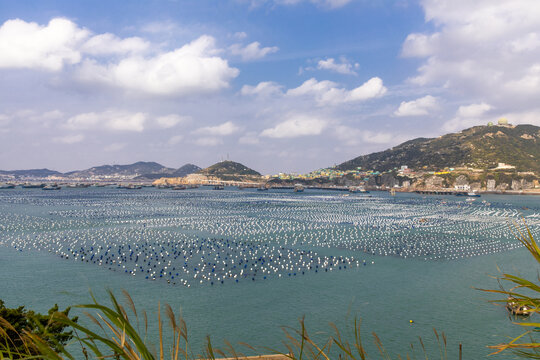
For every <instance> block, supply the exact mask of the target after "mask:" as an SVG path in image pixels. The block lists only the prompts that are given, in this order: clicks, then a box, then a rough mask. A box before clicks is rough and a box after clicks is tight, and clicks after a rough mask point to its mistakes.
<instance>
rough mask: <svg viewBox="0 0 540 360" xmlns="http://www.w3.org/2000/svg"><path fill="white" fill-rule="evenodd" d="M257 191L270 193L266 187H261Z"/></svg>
mask: <svg viewBox="0 0 540 360" xmlns="http://www.w3.org/2000/svg"><path fill="white" fill-rule="evenodd" d="M257 191H268V188H267V187H266V186H264V185H261V186H259V187H258V188H257Z"/></svg>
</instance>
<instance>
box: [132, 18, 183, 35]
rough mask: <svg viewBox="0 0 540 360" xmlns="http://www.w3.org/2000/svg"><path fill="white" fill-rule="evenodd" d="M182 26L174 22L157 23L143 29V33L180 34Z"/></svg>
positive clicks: (148, 24) (146, 25) (147, 25)
mask: <svg viewBox="0 0 540 360" xmlns="http://www.w3.org/2000/svg"><path fill="white" fill-rule="evenodd" d="M179 30H180V26H178V24H177V23H175V22H172V21H156V22H151V23H147V24H145V25H144V26H142V27H141V31H142V32H145V33H149V34H171V33H175V32H178V31H179Z"/></svg>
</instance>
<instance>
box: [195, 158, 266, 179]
mask: <svg viewBox="0 0 540 360" xmlns="http://www.w3.org/2000/svg"><path fill="white" fill-rule="evenodd" d="M197 174H201V175H206V176H213V177H217V178H220V179H223V180H240V179H242V178H246V177H249V178H255V177H260V176H261V174H260V173H258V172H257V171H255V170H253V169H250V168H248V167H247V166H245V165H243V164H240V163H237V162H234V161H228V160H227V161H221V162H218V163H217V164H214V165H212V166H209V167H207V168H205V169H202V170H199V171H197Z"/></svg>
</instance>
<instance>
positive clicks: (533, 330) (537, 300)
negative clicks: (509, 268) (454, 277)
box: [484, 222, 540, 359]
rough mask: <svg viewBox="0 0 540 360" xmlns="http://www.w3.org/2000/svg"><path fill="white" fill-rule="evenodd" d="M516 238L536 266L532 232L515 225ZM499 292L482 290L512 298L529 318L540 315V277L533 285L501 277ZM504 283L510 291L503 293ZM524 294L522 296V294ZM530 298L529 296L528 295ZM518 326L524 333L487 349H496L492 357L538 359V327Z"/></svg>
mask: <svg viewBox="0 0 540 360" xmlns="http://www.w3.org/2000/svg"><path fill="white" fill-rule="evenodd" d="M512 231H513V233H514V235H515V237H516V238H518V239H519V241H520V242H521V243H522V244H523V245H524V246H525V248H526V249H527V250H528V251H529V252H530V253H531V255H532V256H533V257H534V259H535V260H536V262H537V263H538V264H540V247H538V243H537V242H536V240H535V239H534V237H533V235H532V233H531V231H530V230H529V228H528V227H527V225H526V224H525V222H524V227H523V228H520V227H519V225H518V224H514V227H513V229H512ZM499 283H500V285H501V286H500V289H499V290H484V291H488V292H494V293H499V294H505V295H506V296H507V297H508V298H513V301H514V302H516V303H517V304H518V305H519V306H526V307H528V308H529V309H530V316H533V315H534V314H537V313H539V312H540V285H539V283H540V275H537V279H536V283H535V282H534V281H530V280H527V279H523V278H521V277H519V276H516V275H512V274H506V273H503V274H502V276H501V277H499ZM503 283H506V284H510V285H511V286H512V288H511V289H510V290H505V289H504V287H503V286H502V284H503ZM524 291H525V292H524ZM530 294H532V295H530ZM507 301H508V299H504V300H496V301H494V302H499V303H506V302H507ZM517 324H518V325H520V326H522V327H524V328H525V329H527V330H526V331H525V332H524V333H523V334H521V335H520V336H518V337H516V338H515V339H512V340H511V341H510V342H508V343H503V344H498V345H494V346H489V347H490V348H492V349H495V352H493V354H498V353H501V352H503V351H505V350H510V351H513V352H514V353H515V354H516V355H519V356H521V357H524V358H529V359H540V342H538V333H539V332H540V323H538V322H532V321H523V319H522V320H521V321H518V322H517Z"/></svg>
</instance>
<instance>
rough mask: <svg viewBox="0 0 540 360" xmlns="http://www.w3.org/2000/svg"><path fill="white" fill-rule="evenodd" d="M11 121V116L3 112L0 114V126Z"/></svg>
mask: <svg viewBox="0 0 540 360" xmlns="http://www.w3.org/2000/svg"><path fill="white" fill-rule="evenodd" d="M10 122H11V117H9V116H8V115H5V114H0V127H3V126H6V125H8V124H9V123H10Z"/></svg>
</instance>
